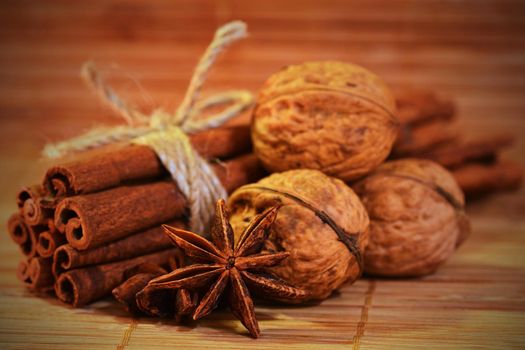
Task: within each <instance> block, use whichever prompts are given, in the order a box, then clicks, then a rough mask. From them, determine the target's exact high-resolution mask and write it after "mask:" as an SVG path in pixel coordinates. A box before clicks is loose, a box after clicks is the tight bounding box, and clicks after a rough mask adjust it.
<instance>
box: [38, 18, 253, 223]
mask: <svg viewBox="0 0 525 350" xmlns="http://www.w3.org/2000/svg"><path fill="white" fill-rule="evenodd" d="M246 35H247V31H246V24H245V23H244V22H241V21H233V22H230V23H227V24H225V25H224V26H222V27H220V28H219V29H218V30H217V31H216V33H215V36H214V38H213V40H212V42H211V43H210V44H209V46H208V48H207V49H206V51H205V52H204V54H203V56H202V57H201V59H200V61H199V63H198V64H197V66H196V68H195V71H194V73H193V76H192V78H191V81H190V84H189V86H188V89H187V91H186V94H185V96H184V99H183V101H182V103H181V104H180V105H179V107H178V109H177V111H176V112H175V113H173V114H169V113H166V112H164V111H163V110H161V109H157V110H154V111H153V112H152V113H151V114H150V115H149V116H148V115H145V114H143V113H142V112H140V111H139V110H137V109H135V108H134V107H133V106H131V105H130V104H128V103H126V101H124V100H122V99H121V98H120V97H119V96H118V94H117V93H116V92H115V91H114V90H113V89H112V88H111V87H110V86H109V85H108V84H107V83H106V82H105V81H104V79H103V78H102V76H101V75H100V74H99V72H98V69H97V68H96V66H95V64H94V63H93V62H87V63H86V64H84V66H83V67H82V77H83V78H84V80H85V81H86V82H87V83H88V85H89V86H90V87H91V89H92V90H94V92H95V93H96V94H97V95H98V96H99V98H100V99H101V100H102V101H103V102H104V103H105V104H107V105H108V106H109V107H110V108H111V109H112V110H113V111H115V112H116V113H117V114H118V115H120V116H121V117H122V118H123V119H124V121H125V122H126V124H127V125H119V126H114V127H99V128H95V129H92V130H90V131H89V132H87V133H85V134H83V135H80V136H78V137H75V138H72V139H69V140H65V141H62V142H60V143H57V144H47V145H46V146H45V147H44V150H43V154H44V156H46V157H49V158H56V157H60V156H63V155H66V154H69V153H74V152H79V151H85V150H88V149H94V148H99V147H102V146H104V145H108V144H112V143H117V142H122V141H128V142H131V143H135V144H142V145H147V146H149V147H151V148H152V149H153V150H154V151H155V153H156V154H157V156H158V157H159V159H160V161H161V162H162V164H163V165H164V166H165V167H166V169H167V170H168V171H169V173H170V175H171V177H172V178H173V180H174V181H175V182H176V183H177V185H178V188H179V189H180V191H181V192H182V194H183V195H184V196H185V198H186V200H187V203H188V207H189V209H190V211H189V226H190V228H191V230H193V231H195V232H204V230H205V229H206V228H207V227H208V225H209V223H210V222H211V219H212V218H213V212H214V208H215V202H216V201H217V200H218V199H220V198H226V197H227V193H226V190H225V189H224V187H223V186H222V184H221V182H220V180H219V179H218V178H217V175H216V174H215V173H214V171H213V169H212V168H211V166H210V165H209V164H208V163H207V162H206V160H204V159H203V158H202V157H201V156H200V155H199V154H198V153H197V152H196V151H195V150H194V149H193V147H192V145H191V143H190V139H189V137H188V133H194V132H198V131H204V130H208V129H211V128H216V127H218V126H220V125H222V124H223V123H225V122H226V121H228V120H229V119H231V118H233V117H234V116H236V115H238V114H239V113H241V112H242V111H243V110H245V109H246V108H248V107H250V106H251V105H252V104H253V96H252V94H251V93H250V92H249V91H245V90H231V91H225V92H222V93H219V94H216V95H214V96H211V97H210V98H208V99H205V100H204V101H198V98H199V95H200V91H201V89H202V87H203V85H204V83H205V81H206V78H207V76H208V73H209V70H210V69H211V67H212V66H213V64H214V63H215V61H216V59H217V57H218V56H219V54H220V53H221V52H223V51H224V50H225V49H226V48H227V47H228V46H229V45H231V44H232V43H233V42H235V41H237V40H239V39H242V38H244V37H246ZM223 104H229V106H228V107H227V108H225V109H223V110H222V111H220V112H219V113H216V114H214V115H211V116H209V117H207V118H199V116H201V115H202V114H203V112H204V111H205V110H206V109H208V108H210V107H212V106H216V105H223Z"/></svg>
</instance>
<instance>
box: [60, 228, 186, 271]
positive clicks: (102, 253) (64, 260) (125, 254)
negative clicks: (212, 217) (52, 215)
mask: <svg viewBox="0 0 525 350" xmlns="http://www.w3.org/2000/svg"><path fill="white" fill-rule="evenodd" d="M169 225H174V226H175V227H179V228H184V227H185V226H186V225H185V223H184V222H183V221H180V220H176V221H171V222H170V224H169ZM171 246H172V243H171V241H170V239H169V238H168V236H167V235H166V234H164V232H163V230H162V227H160V226H156V227H153V228H149V229H146V230H144V231H141V232H138V233H135V234H133V235H131V236H128V237H125V238H122V239H120V240H117V241H115V242H111V243H109V244H107V245H103V246H101V247H98V248H93V249H90V250H83V251H79V250H76V249H75V248H73V247H71V246H70V245H68V244H65V245H62V246H60V247H58V248H57V250H56V251H55V254H54V259H53V274H54V275H55V276H58V275H60V274H61V273H62V272H64V271H66V270H71V269H75V268H78V267H82V266H88V265H99V264H106V263H109V262H114V261H119V260H126V259H130V258H133V257H136V256H141V255H145V254H148V253H151V252H155V251H159V250H161V249H165V248H169V247H171Z"/></svg>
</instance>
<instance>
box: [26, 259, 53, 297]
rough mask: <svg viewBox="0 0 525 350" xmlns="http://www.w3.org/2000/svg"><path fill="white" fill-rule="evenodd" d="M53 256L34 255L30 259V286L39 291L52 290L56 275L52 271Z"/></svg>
mask: <svg viewBox="0 0 525 350" xmlns="http://www.w3.org/2000/svg"><path fill="white" fill-rule="evenodd" d="M51 260H52V259H51V258H42V257H34V258H32V259H31V260H30V261H29V268H28V271H29V279H30V284H29V287H30V288H31V289H35V290H38V291H51V290H53V284H54V283H55V277H54V276H53V273H52V272H51V264H52V261H51Z"/></svg>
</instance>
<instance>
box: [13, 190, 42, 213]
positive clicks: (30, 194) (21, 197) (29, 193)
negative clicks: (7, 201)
mask: <svg viewBox="0 0 525 350" xmlns="http://www.w3.org/2000/svg"><path fill="white" fill-rule="evenodd" d="M43 194H44V189H43V188H42V186H40V185H32V186H27V187H24V188H22V189H21V190H20V191H18V193H17V195H16V205H17V206H18V209H20V210H22V208H23V207H24V203H25V201H26V200H28V199H31V198H38V197H41V196H42V195H43Z"/></svg>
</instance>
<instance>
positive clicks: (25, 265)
mask: <svg viewBox="0 0 525 350" xmlns="http://www.w3.org/2000/svg"><path fill="white" fill-rule="evenodd" d="M16 277H17V278H18V279H19V280H20V281H21V282H23V283H24V284H25V285H27V286H29V285H30V283H31V279H30V277H29V262H28V261H27V260H22V261H20V263H19V264H18V267H17V269H16Z"/></svg>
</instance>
